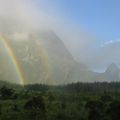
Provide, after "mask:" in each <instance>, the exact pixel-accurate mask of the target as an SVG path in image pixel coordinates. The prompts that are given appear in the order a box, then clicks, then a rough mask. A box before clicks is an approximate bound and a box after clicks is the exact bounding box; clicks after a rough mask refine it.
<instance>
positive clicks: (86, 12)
mask: <svg viewBox="0 0 120 120" xmlns="http://www.w3.org/2000/svg"><path fill="white" fill-rule="evenodd" d="M73 2H74V4H73ZM85 2H86V3H85ZM85 2H83V1H79V0H74V1H72V0H66V1H61V0H56V1H54V0H34V1H33V0H0V25H1V27H0V31H1V32H2V33H9V32H11V33H12V36H13V37H15V38H17V40H23V39H25V38H26V37H27V33H28V32H29V31H37V30H38V31H39V30H43V29H44V30H45V29H49V30H53V31H54V32H55V33H56V34H57V35H58V36H59V37H60V38H61V40H63V42H64V44H65V45H66V47H67V48H68V50H69V51H70V52H71V54H72V56H73V57H74V59H75V60H77V61H78V62H80V63H84V64H86V65H87V66H88V67H89V68H90V69H92V70H94V71H104V70H105V69H106V67H107V66H109V65H110V64H111V63H116V64H117V65H118V66H120V57H119V51H120V41H119V32H118V34H117V33H116V34H114V33H113V36H112V37H111V38H110V37H108V32H110V30H109V28H108V29H107V28H106V27H107V25H106V26H105V24H106V23H107V19H108V18H110V19H113V21H115V17H116V15H115V16H114V18H111V15H113V13H114V12H117V9H114V7H115V5H117V4H119V1H116V3H114V4H112V3H111V2H109V1H107V2H108V4H107V3H105V5H104V6H103V3H104V1H103V0H102V1H99V2H98V3H96V2H95V3H93V2H91V3H90V2H89V1H88V0H85ZM92 3H93V4H92ZM98 4H100V6H99V7H97V6H98ZM108 6H109V10H110V11H112V10H113V9H114V10H113V13H110V11H108V10H106V9H105V8H106V7H108ZM102 9H103V10H104V11H103V10H102ZM118 9H120V8H118ZM94 11H96V12H94ZM100 11H101V12H100ZM103 12H105V15H106V14H108V15H107V16H106V17H105V20H102V22H101V21H100V20H98V19H97V17H98V16H99V17H102V18H104V16H105V15H104V14H103ZM118 16H119V15H118ZM116 19H119V17H117V18H116ZM92 20H93V21H92ZM91 21H92V22H91ZM110 22H111V24H112V25H111V29H112V27H113V29H115V27H114V26H116V23H114V22H112V20H110ZM93 23H94V24H95V25H96V27H97V29H96V27H94V26H93V27H91V26H90V24H93ZM99 24H102V25H103V26H102V28H101V27H100V25H99ZM109 25H110V24H109ZM8 26H9V27H8ZM102 30H103V31H104V33H103V32H102ZM105 30H106V31H105ZM107 30H108V31H107ZM111 31H112V30H111ZM118 31H119V30H118ZM25 34H26V35H25ZM105 34H106V35H105ZM110 36H111V35H110Z"/></svg>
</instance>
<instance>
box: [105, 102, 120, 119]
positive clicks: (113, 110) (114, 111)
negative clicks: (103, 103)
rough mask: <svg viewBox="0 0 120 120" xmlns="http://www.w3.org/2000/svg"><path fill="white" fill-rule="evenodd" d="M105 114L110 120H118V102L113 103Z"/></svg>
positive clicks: (119, 103)
mask: <svg viewBox="0 0 120 120" xmlns="http://www.w3.org/2000/svg"><path fill="white" fill-rule="evenodd" d="M107 114H108V115H109V116H110V118H111V119H112V120H120V101H113V102H112V103H111V104H110V106H109V108H108V110H107Z"/></svg>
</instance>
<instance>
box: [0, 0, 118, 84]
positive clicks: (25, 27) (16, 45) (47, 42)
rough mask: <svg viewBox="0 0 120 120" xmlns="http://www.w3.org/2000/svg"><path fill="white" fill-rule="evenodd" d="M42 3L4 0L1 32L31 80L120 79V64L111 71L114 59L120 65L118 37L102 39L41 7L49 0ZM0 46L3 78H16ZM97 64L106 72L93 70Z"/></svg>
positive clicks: (0, 0)
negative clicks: (105, 40)
mask: <svg viewBox="0 0 120 120" xmlns="http://www.w3.org/2000/svg"><path fill="white" fill-rule="evenodd" d="M40 3H41V4H40V5H41V7H40V6H39V7H40V8H39V10H38V8H37V5H36V0H35V1H34V2H33V1H32V0H12V1H9V0H0V33H1V34H3V36H5V37H6V38H7V41H8V43H9V44H10V46H11V48H12V49H13V50H14V53H15V56H16V58H17V60H18V61H19V63H20V66H21V69H22V72H23V73H24V76H25V79H26V81H27V82H28V83H36V82H38V83H48V84H63V83H71V82H78V81H82V82H94V81H112V80H115V81H117V80H120V79H119V70H118V69H116V70H113V71H112V72H110V70H109V67H108V66H109V65H110V64H111V63H115V64H116V66H120V57H119V51H120V41H119V40H116V41H114V42H113V41H111V40H110V41H109V40H108V42H103V41H102V42H99V41H98V40H97V38H96V37H95V35H93V34H92V33H90V32H89V31H87V30H85V29H83V27H82V26H78V25H76V24H73V23H72V21H69V20H68V19H67V18H66V17H65V16H64V15H61V13H59V12H57V14H56V12H55V14H49V12H48V11H47V10H46V9H43V8H44V7H45V6H46V7H47V8H48V6H47V5H48V4H47V3H46V4H45V3H44V2H43V1H40ZM46 7H45V8H46ZM49 7H50V6H49ZM50 10H53V11H55V10H56V11H57V8H54V7H50ZM0 48H1V51H2V52H1V56H2V60H1V61H0V67H1V68H2V69H1V70H0V75H1V79H6V80H11V79H12V80H13V81H14V82H16V79H17V78H16V76H15V75H14V74H15V71H14V70H11V69H12V65H11V64H10V62H9V60H8V59H7V58H6V55H5V54H6V53H5V50H4V49H3V48H2V46H1V47H0ZM112 66H113V65H112ZM114 66H115V65H114ZM107 67H108V70H107V71H105V69H107ZM110 69H115V67H110ZM99 70H101V71H102V72H104V71H105V73H101V74H100V73H96V72H93V71H99ZM33 71H34V72H33ZM116 74H117V75H116Z"/></svg>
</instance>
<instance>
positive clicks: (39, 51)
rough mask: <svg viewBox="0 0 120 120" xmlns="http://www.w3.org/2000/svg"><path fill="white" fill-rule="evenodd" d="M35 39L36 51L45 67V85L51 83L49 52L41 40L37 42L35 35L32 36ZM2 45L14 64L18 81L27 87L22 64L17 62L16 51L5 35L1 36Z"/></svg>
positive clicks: (0, 42)
mask: <svg viewBox="0 0 120 120" xmlns="http://www.w3.org/2000/svg"><path fill="white" fill-rule="evenodd" d="M31 37H32V38H33V41H34V43H35V46H36V47H35V49H36V53H37V54H38V56H39V57H40V58H41V60H42V64H43V65H44V68H45V76H44V78H43V80H42V82H43V83H48V84H50V83H51V80H50V78H51V65H50V64H49V59H48V55H47V52H46V51H45V49H44V47H43V44H42V43H41V42H40V40H37V38H36V37H35V36H34V35H33V36H31ZM0 44H1V45H2V46H3V48H4V49H5V50H6V52H7V56H8V57H9V58H10V60H11V63H12V64H13V67H14V69H15V71H16V75H17V79H18V80H19V83H20V84H21V85H25V84H26V83H27V81H26V80H25V77H24V74H23V72H22V71H23V70H22V69H21V66H20V63H19V62H18V60H17V57H16V55H15V54H14V50H13V49H12V47H11V45H10V43H9V40H7V39H6V37H5V36H4V35H0Z"/></svg>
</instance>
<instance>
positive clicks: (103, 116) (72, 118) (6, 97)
mask: <svg viewBox="0 0 120 120" xmlns="http://www.w3.org/2000/svg"><path fill="white" fill-rule="evenodd" d="M119 119H120V83H119V82H113V83H112V82H111V83H107V82H104V83H76V84H69V85H63V86H62V85H61V86H47V85H41V84H40V85H39V84H34V85H26V86H24V87H22V86H19V87H18V89H17V87H15V85H10V84H7V83H5V84H2V86H1V88H0V120H119Z"/></svg>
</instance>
